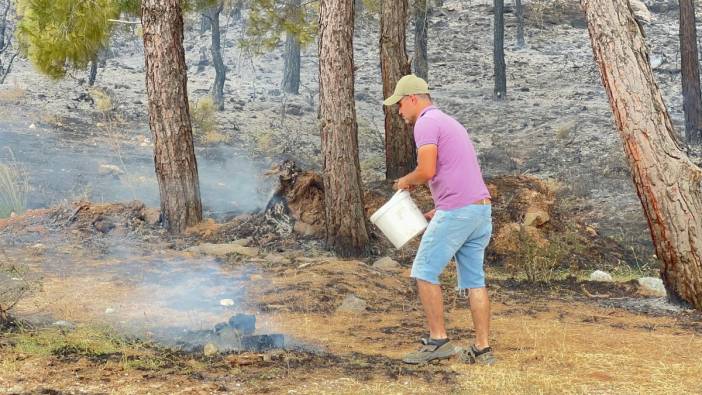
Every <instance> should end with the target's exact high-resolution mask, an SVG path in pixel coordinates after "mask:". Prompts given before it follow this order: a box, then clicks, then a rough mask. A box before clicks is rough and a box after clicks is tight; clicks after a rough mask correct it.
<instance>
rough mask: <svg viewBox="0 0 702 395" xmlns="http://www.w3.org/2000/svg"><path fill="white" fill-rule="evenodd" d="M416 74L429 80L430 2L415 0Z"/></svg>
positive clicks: (413, 62)
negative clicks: (428, 33)
mask: <svg viewBox="0 0 702 395" xmlns="http://www.w3.org/2000/svg"><path fill="white" fill-rule="evenodd" d="M414 7H415V8H414V59H413V60H412V65H413V66H414V74H415V75H416V76H417V77H420V78H423V79H424V80H425V81H429V62H428V61H427V30H428V27H429V24H428V19H429V14H430V12H429V2H428V1H427V0H415V1H414Z"/></svg>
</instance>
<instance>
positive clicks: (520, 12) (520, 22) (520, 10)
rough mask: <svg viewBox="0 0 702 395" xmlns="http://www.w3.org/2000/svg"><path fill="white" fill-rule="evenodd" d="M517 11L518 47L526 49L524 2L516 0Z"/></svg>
mask: <svg viewBox="0 0 702 395" xmlns="http://www.w3.org/2000/svg"><path fill="white" fill-rule="evenodd" d="M515 9H516V10H515V11H516V14H517V47H519V48H524V47H525V46H526V43H525V42H524V7H523V6H522V0H515Z"/></svg>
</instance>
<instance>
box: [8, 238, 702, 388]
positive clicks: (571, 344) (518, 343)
mask: <svg viewBox="0 0 702 395" xmlns="http://www.w3.org/2000/svg"><path fill="white" fill-rule="evenodd" d="M173 254H174V256H173V258H176V255H175V254H177V253H175V252H173ZM164 259H167V258H164ZM75 264H76V265H77V267H85V266H86V265H88V266H89V265H95V267H96V268H97V267H100V268H102V270H105V271H106V272H109V271H110V270H109V268H110V266H112V265H121V264H123V262H120V261H118V260H112V261H110V260H104V259H101V260H100V261H95V262H93V263H90V262H88V261H86V262H80V263H78V262H76V263H75ZM175 269H177V268H175ZM491 275H492V276H494V274H491ZM406 276H407V273H402V274H400V275H393V274H383V273H380V272H374V271H371V270H370V269H368V268H367V267H366V266H365V265H363V264H361V263H358V262H353V261H346V262H341V261H330V262H328V263H323V260H320V262H319V263H314V264H311V265H309V266H306V267H304V268H290V269H289V270H288V269H281V270H273V269H270V270H268V271H266V272H263V273H261V274H257V275H256V276H255V278H254V276H251V278H250V279H249V280H247V281H248V282H247V283H246V285H247V288H249V289H251V290H253V292H251V291H250V292H249V297H250V298H253V300H256V301H260V302H262V303H267V304H268V305H269V306H272V304H273V303H279V304H280V306H279V307H278V308H277V309H274V310H276V312H274V313H268V314H258V322H257V323H258V327H259V331H260V332H261V333H270V332H282V333H285V334H287V335H290V336H291V337H292V338H294V339H296V340H298V341H301V342H304V343H308V344H311V345H315V346H318V347H321V348H323V349H325V350H327V351H329V352H331V353H332V354H334V355H336V356H338V357H340V358H341V360H342V361H347V362H345V363H348V364H353V363H354V358H356V357H354V354H353V353H359V354H362V355H371V356H382V357H386V358H390V359H393V360H397V359H399V358H400V357H401V356H402V355H403V354H405V353H406V352H408V351H411V350H413V349H414V348H415V347H416V338H417V337H419V336H420V335H421V334H422V333H424V330H425V327H424V318H423V315H422V313H421V308H420V306H419V304H418V302H417V301H416V300H415V299H414V298H412V297H409V296H408V295H407V294H405V293H403V292H404V291H405V290H406V289H407V287H410V286H411V283H410V281H409V280H408V279H407V278H406ZM124 280H129V279H126V278H125V279H120V281H117V282H115V281H114V276H107V275H106V276H91V275H88V274H86V273H80V272H76V273H74V272H72V270H70V268H67V271H66V272H64V273H61V274H60V275H56V276H51V277H50V278H47V279H46V281H45V283H44V286H43V289H42V291H41V292H39V293H37V294H36V295H33V296H32V298H30V299H29V300H26V301H24V302H23V307H24V308H25V310H24V311H23V312H24V313H30V312H31V311H37V310H39V311H42V312H44V313H49V314H51V315H52V316H54V317H56V319H60V318H63V319H68V320H69V321H74V322H77V323H80V322H86V321H88V322H105V321H106V320H107V319H108V318H109V319H117V317H116V316H117V315H119V320H125V321H126V322H135V321H137V320H143V319H144V318H145V317H147V318H148V320H149V322H151V323H153V324H154V325H157V326H159V325H167V324H168V323H169V322H170V323H173V322H179V323H182V322H193V323H194V322H195V321H198V322H200V323H202V324H203V325H205V326H206V325H211V324H213V323H215V322H220V321H222V320H223V319H224V318H226V316H227V312H226V311H222V312H221V315H220V316H216V315H214V314H211V315H208V314H210V313H203V312H196V311H183V310H178V309H176V308H174V307H175V306H172V305H171V304H156V305H154V303H153V302H154V300H155V299H154V298H155V297H154V295H158V296H159V297H158V298H157V299H159V300H175V298H176V297H177V295H175V294H171V293H174V292H178V290H175V289H171V288H173V287H171V286H170V285H169V284H164V285H162V286H150V287H148V288H143V287H137V285H138V284H137V283H131V282H129V281H124ZM195 285H197V284H193V286H195ZM293 285H297V286H293ZM183 287H185V288H188V287H190V285H188V284H185V285H183ZM180 291H182V290H180ZM222 291H223V290H222V289H220V288H218V287H215V286H213V287H212V288H211V292H212V298H213V300H215V301H216V300H217V298H218V297H219V295H221V292H222ZM497 292H500V291H497ZM343 293H354V294H356V295H357V296H359V297H361V298H362V299H365V300H366V301H368V303H369V308H370V309H379V310H378V312H364V313H358V314H339V313H335V312H333V311H332V312H319V310H317V307H318V305H319V304H320V302H321V301H320V300H319V299H318V298H319V297H320V296H321V295H327V296H328V295H332V296H333V295H335V294H343ZM82 295H90V296H91V297H90V298H89V299H90V300H87V299H86V298H85V297H83V296H82ZM501 296H502V297H501V298H495V302H494V303H493V313H494V316H493V322H492V329H493V331H492V338H491V342H492V344H493V346H494V347H495V350H496V355H497V357H498V359H499V363H498V365H496V366H494V367H481V366H472V365H465V364H462V363H460V362H458V361H456V360H449V361H446V362H443V363H442V365H441V366H440V367H438V369H442V370H446V371H453V372H455V374H453V377H454V378H455V380H454V382H453V383H444V382H441V381H438V380H437V381H434V382H430V381H427V380H426V377H424V376H423V375H422V374H421V373H420V374H419V375H418V376H403V375H400V376H397V377H392V378H391V377H389V376H387V375H386V372H387V369H388V367H383V366H378V369H377V374H376V375H372V376H370V377H363V376H359V375H358V374H354V373H353V372H352V371H345V370H344V369H341V368H335V367H330V368H329V369H319V370H318V371H314V372H313V373H312V374H308V373H310V372H305V379H304V380H299V379H298V378H295V376H294V375H295V370H292V376H290V377H288V378H287V379H284V380H281V381H280V382H278V383H277V384H276V387H275V388H276V390H274V391H272V392H276V393H283V392H290V393H293V392H294V393H306V394H313V393H314V394H332V393H333V394H375V393H384V394H385V393H403V394H404V393H429V392H434V393H510V394H512V393H519V394H522V393H525V394H531V393H543V394H555V393H559V394H560V393H625V394H629V393H671V394H672V393H675V394H680V393H700V392H702V382H701V381H700V380H699V377H701V376H702V360H700V358H699V350H700V349H702V338H701V337H700V336H699V335H698V334H696V333H695V332H694V331H691V330H688V329H685V328H684V327H681V326H680V325H679V324H678V323H677V322H676V317H652V316H645V315H639V314H634V313H630V312H627V311H625V310H621V309H610V308H603V307H597V306H595V305H591V304H585V303H581V302H568V301H555V300H539V299H535V300H528V299H512V298H505V297H504V295H501ZM501 300H505V302H504V303H503V302H501ZM106 307H118V310H119V311H118V313H115V314H114V316H113V315H109V316H106V315H105V313H104V309H105V308H106ZM447 309H448V310H449V311H448V312H447V320H448V321H447V326H448V329H449V334H450V335H451V336H452V338H454V339H455V341H456V342H457V343H458V344H459V345H461V346H466V345H468V344H469V342H470V341H471V339H470V338H469V335H468V332H467V329H468V328H471V327H472V323H471V318H470V313H469V311H468V309H467V308H466V304H465V301H463V300H459V301H458V302H457V303H456V304H455V305H454V304H450V303H449V304H448V305H447ZM192 314H197V318H195V316H194V315H192ZM188 320H190V321H188ZM79 327H80V326H79ZM93 327H94V326H93ZM86 330H87V329H86ZM108 333H109V332H108ZM458 334H460V336H459V335H458ZM42 336H43V335H42ZM52 336H53V335H52ZM81 337H82V338H85V339H86V340H85V341H86V342H85V343H83V345H81V346H80V347H78V349H79V350H82V351H81V353H84V354H86V353H87V354H86V355H96V354H99V353H101V352H102V353H105V352H108V351H109V348H110V347H114V348H118V349H119V350H120V351H119V352H120V353H126V355H132V356H133V357H130V358H125V359H123V360H122V359H120V361H119V362H114V363H115V364H116V365H115V367H116V368H117V369H118V370H117V372H118V373H112V374H113V376H112V377H116V376H122V375H123V374H124V375H125V376H126V375H129V374H130V373H129V371H130V369H147V370H151V371H156V370H158V371H159V372H161V370H159V369H161V368H160V366H161V365H160V364H161V362H162V358H165V357H164V356H159V355H155V354H151V351H148V352H147V351H144V350H140V349H139V348H136V349H135V348H133V346H132V345H129V346H123V345H121V343H119V342H117V343H114V342H113V343H109V342H108V343H104V342H103V340H105V337H101V336H97V337H96V336H93V335H92V334H90V333H84V334H83V335H82V336H81ZM107 340H109V336H108V337H107ZM23 341H28V342H29V343H27V344H26V345H22V347H23V348H22V350H23V351H22V352H24V353H25V354H27V355H34V357H32V358H33V359H31V361H33V362H32V363H31V365H27V364H25V363H24V362H23V361H22V360H19V359H17V358H14V357H11V356H6V355H2V356H0V368H3V369H4V370H3V371H4V372H7V373H6V374H7V375H8V376H6V377H24V376H25V375H27V374H28V372H33V371H36V370H37V366H41V365H42V364H43V363H45V362H44V361H45V359H42V358H46V357H42V356H41V355H42V354H41V353H42V352H44V351H41V349H42V348H41V347H39V346H41V344H44V346H42V347H44V348H43V349H46V348H47V347H48V348H53V349H56V347H54V346H52V344H58V343H55V342H53V341H52V342H48V341H47V342H44V341H43V340H42V341H41V342H40V341H36V340H34V341H29V340H23ZM77 341H78V339H76V338H61V339H60V342H63V343H62V344H73V345H75V344H76V342H77ZM109 341H112V340H109ZM42 342H43V343H42ZM115 344H116V345H115ZM32 347H39V349H33V348H32ZM90 353H92V354H90ZM129 353H131V354H129ZM15 356H16V354H15ZM127 361H131V362H129V363H127ZM361 362H362V363H367V362H364V361H361ZM110 363H112V362H110ZM58 368H61V366H56V365H51V366H46V367H45V368H44V369H50V370H51V371H52V372H53V371H54V370H55V369H58ZM65 368H66V369H68V368H70V366H66V367H65ZM103 368H104V369H106V370H107V367H105V365H98V367H96V366H94V365H93V366H92V367H86V368H85V370H87V369H90V371H91V372H98V371H99V369H103ZM192 369H193V370H195V371H203V370H207V367H206V366H205V367H203V366H202V363H194V364H193V366H192ZM241 369H247V368H241ZM390 369H391V368H390ZM421 369H422V368H420V370H421ZM430 370H431V369H429V370H427V372H429V371H430ZM121 372H126V373H121ZM163 372H166V371H163ZM29 374H31V373H29ZM95 374H96V375H97V374H98V373H95ZM159 374H162V375H161V376H158V377H157V378H155V379H154V380H155V381H151V379H149V380H148V381H144V378H143V377H140V378H139V379H138V380H137V381H135V382H134V384H133V386H135V387H133V389H134V391H136V392H139V390H140V389H141V390H142V391H143V390H144V389H145V388H147V386H149V385H153V384H155V383H157V382H159V381H158V380H169V381H173V380H176V381H177V380H183V382H182V383H181V385H184V386H185V387H193V386H198V385H203V386H204V385H208V384H207V383H206V382H203V383H200V382H198V381H197V379H191V378H188V377H187V375H183V376H177V377H172V376H167V373H159ZM261 374H265V369H263V370H261ZM427 374H429V373H427ZM59 376H60V375H59ZM169 377H170V378H169ZM2 380H3V379H2V378H0V388H2V384H3V383H2ZM12 380H15V379H12ZM98 381H99V379H93V381H91V383H93V382H98ZM11 382H12V381H11ZM137 383H139V384H137ZM66 385H68V384H66ZM243 385H244V386H246V385H248V384H247V383H245V382H244V383H243ZM59 387H60V388H69V387H65V386H63V387H62V386H59ZM185 387H184V388H185ZM110 388H115V387H110ZM110 388H101V389H100V390H101V391H102V392H109V391H110ZM243 388H244V387H242V390H244V391H248V392H255V391H254V387H252V386H248V387H247V389H243ZM96 391H97V389H96Z"/></svg>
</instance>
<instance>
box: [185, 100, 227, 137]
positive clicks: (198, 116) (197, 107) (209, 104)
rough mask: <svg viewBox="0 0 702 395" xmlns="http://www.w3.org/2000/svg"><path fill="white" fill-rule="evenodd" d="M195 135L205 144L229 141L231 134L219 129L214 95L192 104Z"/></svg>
mask: <svg viewBox="0 0 702 395" xmlns="http://www.w3.org/2000/svg"><path fill="white" fill-rule="evenodd" d="M190 108H191V117H192V121H193V137H194V138H195V140H196V141H197V142H198V143H200V144H203V145H217V144H221V143H227V142H229V140H230V139H229V136H227V135H225V134H224V133H222V132H220V131H219V130H217V115H216V111H215V105H214V101H213V100H212V97H209V96H208V97H203V98H201V99H200V100H198V101H197V102H195V103H194V104H191V105H190Z"/></svg>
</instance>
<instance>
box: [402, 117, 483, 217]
mask: <svg viewBox="0 0 702 395" xmlns="http://www.w3.org/2000/svg"><path fill="white" fill-rule="evenodd" d="M414 141H415V143H416V145H417V148H419V147H421V146H423V145H426V144H435V145H436V146H437V149H438V157H437V159H436V175H434V178H432V179H431V180H429V189H431V196H432V198H433V199H434V206H435V207H436V208H437V209H439V210H452V209H455V208H459V207H464V206H467V205H469V204H471V203H474V202H477V201H479V200H481V199H485V198H489V197H490V192H488V189H487V187H486V186H485V182H484V181H483V176H482V174H481V173H480V165H479V164H478V157H477V155H476V154H475V148H474V147H473V142H472V141H471V140H470V136H469V135H468V131H466V128H464V127H463V126H462V125H461V124H460V123H458V121H456V120H455V119H453V118H451V117H450V116H448V115H446V114H444V113H443V112H442V111H441V110H439V109H438V108H436V107H435V106H429V107H427V108H425V109H424V110H422V112H421V113H420V114H419V118H417V121H416V122H415V124H414Z"/></svg>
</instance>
